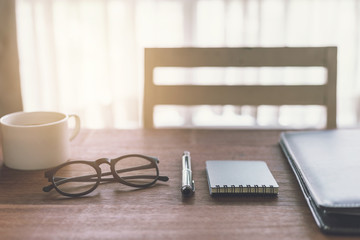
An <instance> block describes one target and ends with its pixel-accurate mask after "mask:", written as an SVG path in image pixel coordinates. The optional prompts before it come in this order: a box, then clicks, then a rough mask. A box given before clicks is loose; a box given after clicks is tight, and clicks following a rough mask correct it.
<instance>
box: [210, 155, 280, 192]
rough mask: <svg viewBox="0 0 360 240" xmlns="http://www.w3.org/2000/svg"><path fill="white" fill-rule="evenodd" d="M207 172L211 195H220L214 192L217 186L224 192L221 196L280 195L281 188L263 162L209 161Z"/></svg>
mask: <svg viewBox="0 0 360 240" xmlns="http://www.w3.org/2000/svg"><path fill="white" fill-rule="evenodd" d="M206 171H207V175H208V183H209V191H210V194H211V195H212V194H214V193H215V194H219V193H218V192H217V191H214V190H216V189H217V186H218V187H220V188H221V190H222V192H221V193H220V194H222V193H239V194H242V193H246V194H248V193H250V194H277V193H278V188H279V186H278V184H277V182H276V181H275V179H274V177H273V176H272V174H271V172H270V170H269V168H268V167H267V165H266V163H265V162H263V161H240V160H208V161H206ZM224 188H225V189H226V190H227V191H224ZM240 190H241V192H240Z"/></svg>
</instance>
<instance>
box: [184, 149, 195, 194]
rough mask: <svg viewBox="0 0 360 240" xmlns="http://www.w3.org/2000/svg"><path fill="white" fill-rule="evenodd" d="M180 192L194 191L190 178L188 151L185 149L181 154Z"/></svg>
mask: <svg viewBox="0 0 360 240" xmlns="http://www.w3.org/2000/svg"><path fill="white" fill-rule="evenodd" d="M181 192H182V194H184V195H190V194H192V193H194V192H195V182H194V180H193V179H192V171H191V158H190V152H188V151H185V152H184V154H183V156H182V185H181Z"/></svg>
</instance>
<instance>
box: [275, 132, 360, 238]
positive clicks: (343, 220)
mask: <svg viewBox="0 0 360 240" xmlns="http://www.w3.org/2000/svg"><path fill="white" fill-rule="evenodd" d="M359 139H360V129H356V130H354V129H351V130H350V129H347V130H345V129H343V130H323V131H307V132H287V133H282V134H281V139H280V145H281V147H282V149H283V151H284V153H285V155H286V157H287V159H288V161H289V163H290V166H291V167H292V169H293V171H294V173H295V175H296V178H297V180H298V182H299V184H300V187H301V189H302V191H303V194H304V196H305V199H306V201H307V203H308V205H309V207H310V210H311V211H312V214H313V216H314V218H315V221H316V223H317V224H318V226H319V227H320V228H321V230H323V231H324V232H328V233H349V234H358V233H360V191H359V190H358V185H359V182H360V174H359V173H360V147H359V144H358V141H359Z"/></svg>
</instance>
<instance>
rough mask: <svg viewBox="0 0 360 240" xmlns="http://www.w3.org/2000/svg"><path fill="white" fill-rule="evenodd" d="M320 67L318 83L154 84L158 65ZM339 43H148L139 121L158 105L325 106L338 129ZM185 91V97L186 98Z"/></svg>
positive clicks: (148, 119)
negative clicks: (229, 45) (221, 45)
mask: <svg viewBox="0 0 360 240" xmlns="http://www.w3.org/2000/svg"><path fill="white" fill-rule="evenodd" d="M313 66H317V67H324V68H325V69H326V70H327V80H326V82H325V83H324V84H321V85H231V86H229V85H176V86H174V85H156V84H155V83H154V79H153V78H154V74H153V73H154V69H155V68H156V67H185V68H191V67H313ZM336 79H337V47H279V48H146V49H145V82H144V102H143V124H144V127H145V128H153V127H154V120H153V111H154V107H155V106H156V105H185V106H186V105H187V106H189V105H239V106H241V105H253V106H259V105H279V106H280V105H323V106H325V107H326V109H327V113H326V114H327V123H326V128H329V129H331V128H336ZM184 96H186V97H184Z"/></svg>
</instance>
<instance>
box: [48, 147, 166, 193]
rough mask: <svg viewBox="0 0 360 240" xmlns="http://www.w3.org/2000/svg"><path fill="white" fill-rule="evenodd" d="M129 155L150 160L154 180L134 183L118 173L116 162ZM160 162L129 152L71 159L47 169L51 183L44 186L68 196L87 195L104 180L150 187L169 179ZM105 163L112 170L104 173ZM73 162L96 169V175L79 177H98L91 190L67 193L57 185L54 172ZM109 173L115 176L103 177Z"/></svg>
mask: <svg viewBox="0 0 360 240" xmlns="http://www.w3.org/2000/svg"><path fill="white" fill-rule="evenodd" d="M129 157H139V158H143V159H146V160H148V161H149V162H150V166H152V165H153V167H154V168H155V169H156V176H155V178H154V180H153V181H152V182H150V183H146V184H133V183H129V182H127V181H125V180H123V179H122V178H121V177H120V176H119V175H118V174H117V173H118V172H119V171H121V170H118V171H116V170H115V165H116V163H117V162H118V161H120V160H122V159H124V158H129ZM159 162H160V161H159V159H158V158H156V157H150V156H146V155H142V154H127V155H123V156H120V157H117V158H113V159H110V158H100V159H97V160H95V161H85V160H76V161H69V162H65V163H63V164H60V165H59V166H56V167H54V168H51V169H49V170H47V171H45V178H47V179H48V181H49V182H51V184H50V185H48V186H45V187H43V191H44V192H50V191H51V190H52V189H54V188H55V190H56V191H57V192H58V193H60V194H62V195H64V196H67V197H80V196H84V195H87V194H89V193H91V192H92V191H94V190H95V189H96V188H97V187H98V186H99V184H100V183H101V182H102V181H108V182H116V181H117V182H120V183H122V184H124V185H127V186H130V187H136V188H147V187H150V186H151V185H153V184H155V183H156V182H157V181H158V180H159V181H164V182H166V181H168V180H169V177H167V176H160V174H159V167H158V164H159ZM104 163H105V164H108V165H110V170H111V172H105V173H102V171H101V168H100V165H101V164H104ZM71 164H86V165H89V166H91V167H93V168H94V169H95V170H96V175H95V174H91V175H85V176H79V177H81V178H83V177H97V179H96V183H95V184H94V186H93V187H91V188H90V189H89V190H87V191H84V192H81V193H67V192H64V191H62V190H60V189H59V188H58V187H57V186H58V185H59V184H56V183H55V176H54V174H55V173H56V172H57V171H58V170H59V169H61V168H63V167H65V166H67V165H71ZM148 168H149V165H144V166H139V167H136V169H134V168H130V169H125V170H127V171H133V170H142V169H148ZM123 172H126V171H123ZM108 175H112V176H113V178H102V177H103V176H108ZM151 177H152V176H151ZM70 178H71V177H70ZM70 178H66V177H65V178H64V179H70ZM90 179H91V178H90ZM64 183H66V182H64Z"/></svg>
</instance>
